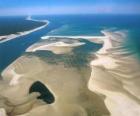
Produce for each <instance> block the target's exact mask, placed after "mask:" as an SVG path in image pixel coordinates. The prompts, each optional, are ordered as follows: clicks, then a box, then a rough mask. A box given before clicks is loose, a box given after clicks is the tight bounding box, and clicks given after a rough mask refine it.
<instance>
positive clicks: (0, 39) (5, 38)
mask: <svg viewBox="0 0 140 116" xmlns="http://www.w3.org/2000/svg"><path fill="white" fill-rule="evenodd" d="M25 20H31V21H35V22H44V23H45V24H44V25H43V26H39V27H37V28H34V29H32V30H28V31H23V32H18V33H16V34H10V35H3V36H0V43H4V42H7V41H9V40H12V39H15V38H17V37H21V36H24V35H28V34H30V33H32V32H35V31H38V30H40V29H43V28H45V27H46V26H48V24H49V21H48V20H36V19H32V18H31V17H27V18H26V19H25Z"/></svg>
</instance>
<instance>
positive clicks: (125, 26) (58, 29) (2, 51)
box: [0, 15, 140, 71]
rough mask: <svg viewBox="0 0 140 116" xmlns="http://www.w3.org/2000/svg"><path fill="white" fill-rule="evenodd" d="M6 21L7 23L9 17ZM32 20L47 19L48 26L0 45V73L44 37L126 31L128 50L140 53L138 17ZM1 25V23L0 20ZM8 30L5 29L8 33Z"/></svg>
mask: <svg viewBox="0 0 140 116" xmlns="http://www.w3.org/2000/svg"><path fill="white" fill-rule="evenodd" d="M0 18H2V17H0ZM7 18H9V19H10V17H7ZM33 18H36V19H47V20H49V21H50V24H49V26H48V27H46V28H44V29H42V30H39V31H37V32H33V33H31V34H29V35H26V36H22V37H19V38H16V39H13V40H10V41H8V42H5V43H2V44H0V71H2V70H3V69H4V68H5V67H7V66H8V65H9V64H10V63H12V62H13V61H14V60H16V59H17V58H18V57H20V56H21V55H22V54H23V53H24V52H25V50H26V49H27V48H28V47H29V46H30V45H32V44H34V43H35V42H37V41H39V40H40V39H41V37H42V36H45V35H93V36H94V35H102V34H101V30H106V29H108V30H128V31H129V38H130V41H129V42H130V43H132V44H131V45H132V46H131V47H132V48H130V49H135V50H136V52H137V53H140V51H139V50H140V23H139V21H140V16H137V15H125V16H124V15H57V16H55V15H50V16H34V17H33ZM7 20H8V19H7ZM17 20H18V21H19V22H20V18H19V17H17V19H16V17H15V20H12V21H13V22H12V21H11V23H15V22H16V21H17ZM21 21H23V20H21ZM1 23H2V21H1V20H0V24H1ZM5 24H6V22H5ZM35 25H37V24H35ZM3 27H4V25H3ZM6 28H7V29H6ZM8 28H9V27H6V26H5V29H6V30H7V33H8ZM93 46H94V45H93ZM84 49H87V51H88V50H91V48H90V47H85V48H84ZM81 50H82V49H81Z"/></svg>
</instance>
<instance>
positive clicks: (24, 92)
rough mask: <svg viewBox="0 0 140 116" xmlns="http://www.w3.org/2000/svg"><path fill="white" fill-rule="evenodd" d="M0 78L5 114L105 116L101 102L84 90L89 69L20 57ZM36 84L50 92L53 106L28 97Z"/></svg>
mask: <svg viewBox="0 0 140 116" xmlns="http://www.w3.org/2000/svg"><path fill="white" fill-rule="evenodd" d="M46 60H47V59H46ZM13 72H14V73H13ZM19 75H20V77H19V78H16V76H19ZM2 77H3V81H2V83H3V85H0V91H1V92H0V101H1V102H0V107H1V108H4V109H5V111H4V109H1V112H2V113H4V112H7V113H8V115H10V116H20V115H21V116H46V114H47V115H49V116H93V115H94V114H95V115H96V116H102V115H103V114H108V111H107V109H106V108H105V105H104V103H103V100H101V99H100V98H99V96H97V95H96V94H94V93H93V92H91V91H89V90H88V88H87V81H88V80H89V77H90V70H89V68H86V67H81V68H80V69H77V68H75V67H65V66H64V64H62V63H61V64H49V63H46V62H44V61H43V60H41V59H40V58H38V57H36V56H22V57H20V58H19V59H17V60H16V61H15V62H13V63H12V64H11V65H10V66H8V67H7V68H6V69H5V70H4V72H3V73H2ZM13 80H14V81H13ZM36 81H40V82H42V83H43V84H44V85H45V86H46V87H48V89H49V90H50V91H51V92H52V93H53V95H54V96H55V102H54V103H52V104H46V103H45V102H43V101H42V100H39V99H37V97H38V96H39V93H32V94H29V89H30V87H31V86H32V84H33V83H34V82H36ZM13 82H16V83H13ZM11 83H12V84H11Z"/></svg>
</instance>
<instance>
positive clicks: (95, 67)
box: [88, 31, 140, 116]
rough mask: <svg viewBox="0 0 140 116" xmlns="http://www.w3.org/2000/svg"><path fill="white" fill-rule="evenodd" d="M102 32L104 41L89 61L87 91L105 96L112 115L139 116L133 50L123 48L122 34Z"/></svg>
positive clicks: (138, 68)
mask: <svg viewBox="0 0 140 116" xmlns="http://www.w3.org/2000/svg"><path fill="white" fill-rule="evenodd" d="M103 33H104V34H105V36H106V37H107V38H106V39H105V40H104V41H103V42H104V45H103V47H102V48H101V49H100V50H99V51H98V52H97V54H96V55H97V59H96V60H93V61H92V62H91V68H92V73H91V77H90V80H89V83H88V88H89V89H90V90H91V91H93V92H95V93H98V94H101V95H104V96H105V99H104V102H105V104H106V106H107V108H108V110H109V112H110V114H111V116H140V63H139V61H138V60H137V58H136V54H135V51H133V50H130V49H129V50H128V47H130V46H126V45H125V41H127V36H126V35H125V32H124V33H123V32H119V31H118V32H105V31H104V32H103ZM93 42H94V41H93Z"/></svg>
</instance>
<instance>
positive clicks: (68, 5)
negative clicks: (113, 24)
mask: <svg viewBox="0 0 140 116" xmlns="http://www.w3.org/2000/svg"><path fill="white" fill-rule="evenodd" d="M28 14H31V15H32V14H140V0H0V15H28Z"/></svg>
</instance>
